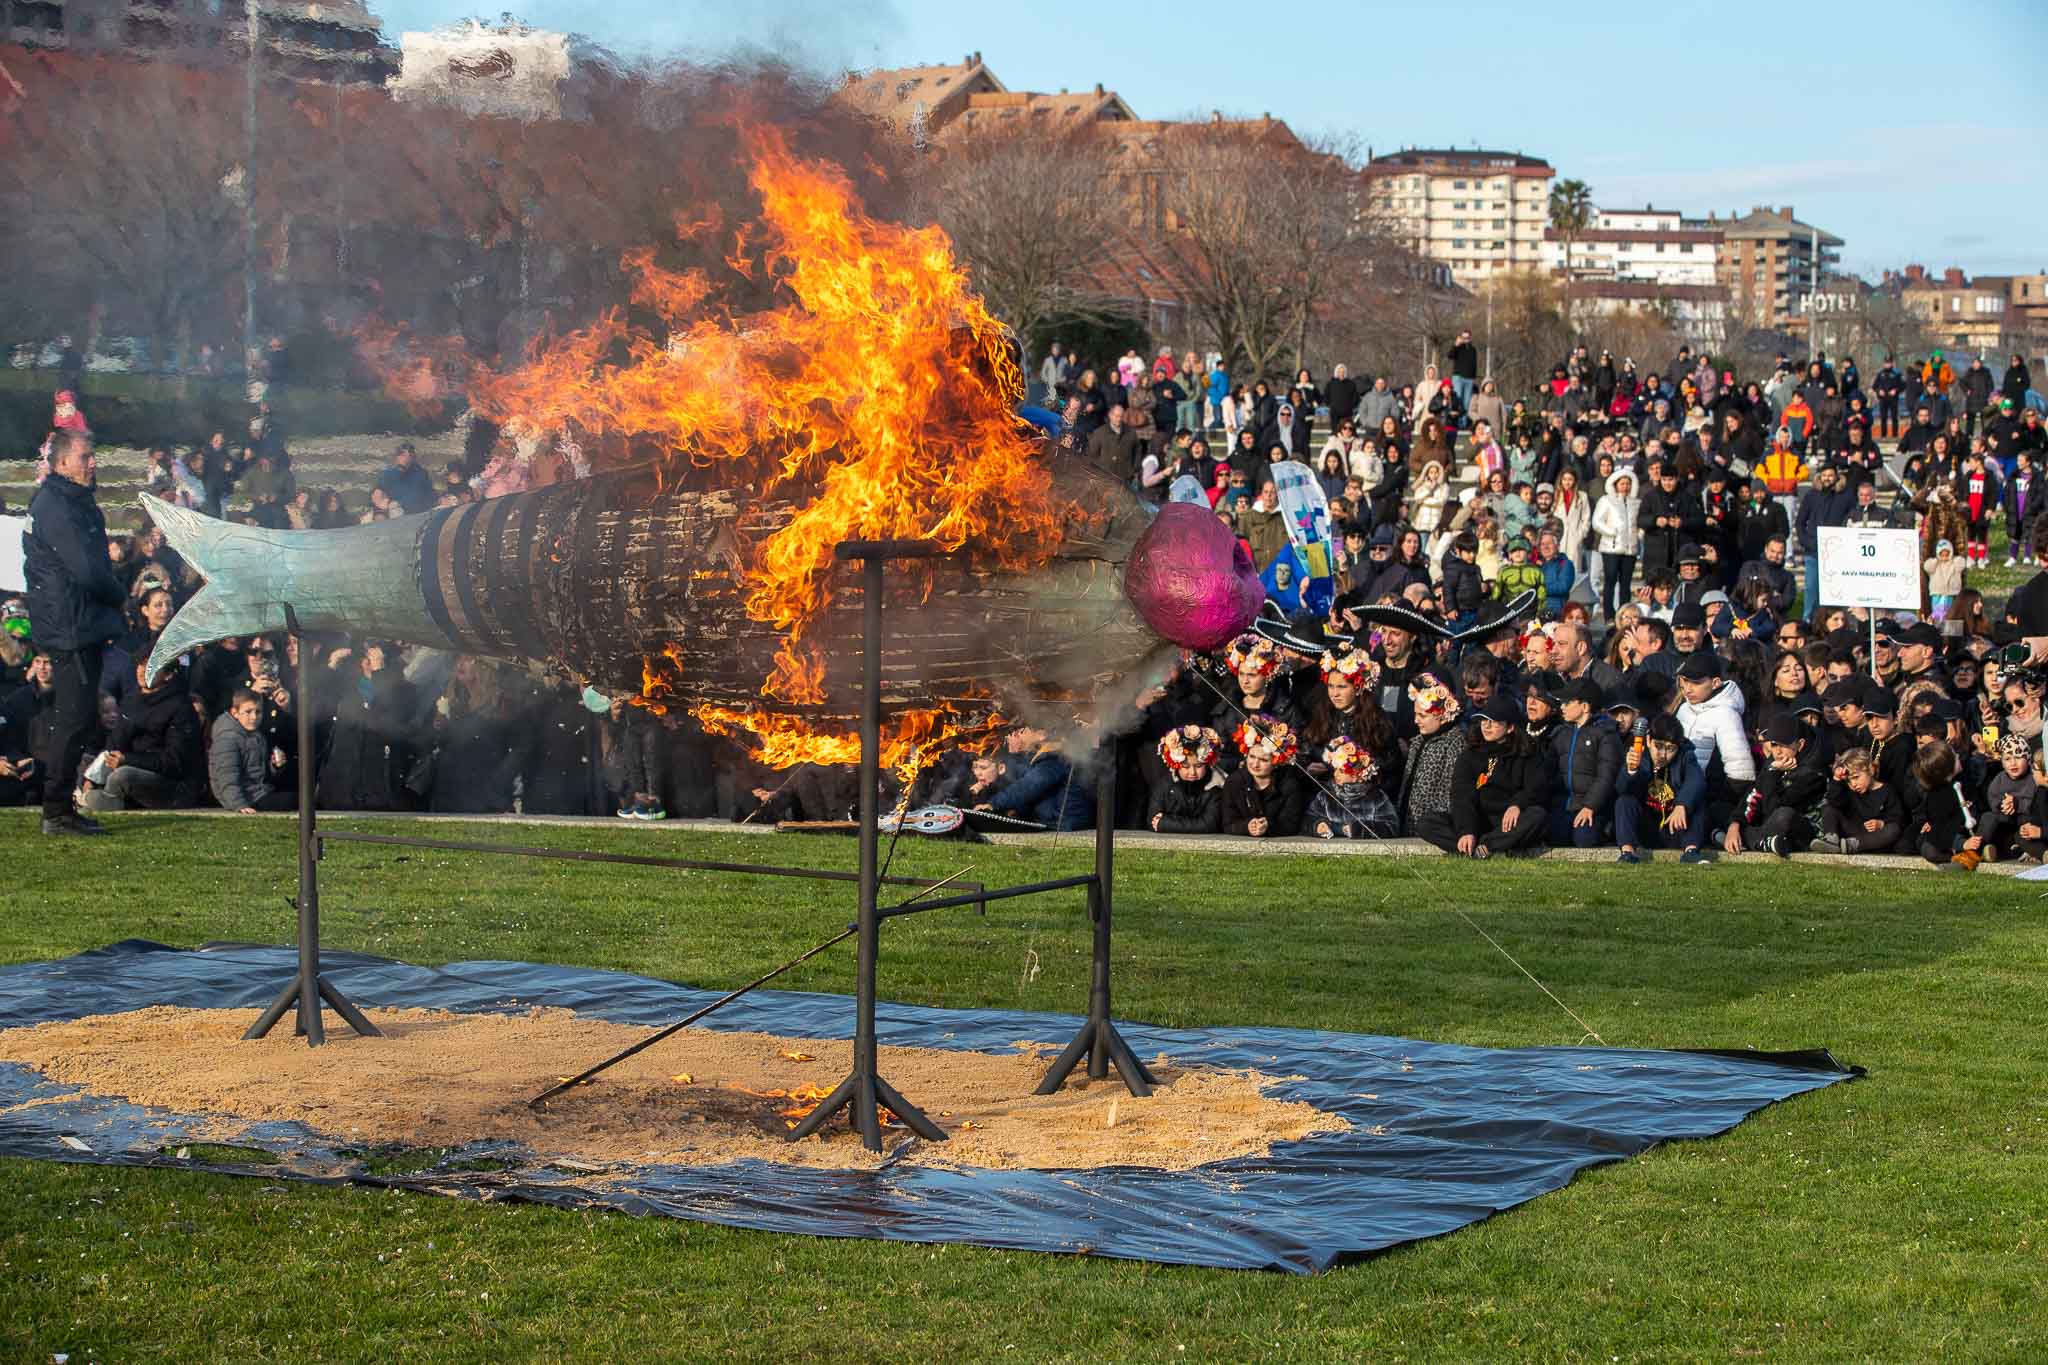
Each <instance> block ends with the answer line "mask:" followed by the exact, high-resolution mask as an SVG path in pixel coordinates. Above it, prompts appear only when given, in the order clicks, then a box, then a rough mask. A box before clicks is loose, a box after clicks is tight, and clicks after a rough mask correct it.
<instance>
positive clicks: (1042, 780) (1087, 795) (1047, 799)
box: [975, 725, 1095, 830]
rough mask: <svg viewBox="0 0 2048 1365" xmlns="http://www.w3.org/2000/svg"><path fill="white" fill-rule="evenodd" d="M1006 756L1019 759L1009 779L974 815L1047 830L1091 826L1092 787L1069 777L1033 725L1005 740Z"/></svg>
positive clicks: (1069, 769) (1055, 747)
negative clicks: (1011, 819) (1005, 818)
mask: <svg viewBox="0 0 2048 1365" xmlns="http://www.w3.org/2000/svg"><path fill="white" fill-rule="evenodd" d="M1009 747H1010V752H1011V753H1012V754H1014V755H1017V756H1018V758H1019V759H1020V763H1019V766H1018V767H1017V768H1016V770H1015V775H1014V776H1012V777H1011V779H1010V780H1009V781H1008V782H1007V783H1005V784H1004V785H1003V786H1002V787H1001V788H1000V789H999V790H997V791H996V792H994V793H992V794H991V795H990V796H989V799H988V800H987V801H984V802H982V803H980V804H979V805H977V806H976V807H975V809H976V810H992V811H994V812H995V813H996V814H998V815H1009V816H1014V817H1016V818H1018V819H1021V820H1033V821H1036V822H1037V823H1039V824H1041V825H1044V826H1045V827H1046V828H1047V829H1053V830H1071V829H1087V828H1089V827H1090V826H1092V825H1093V824H1094V823H1095V782H1094V780H1093V779H1092V778H1090V777H1088V776H1087V775H1086V774H1082V773H1077V772H1075V771H1074V765H1073V764H1072V763H1071V762H1070V761H1068V759H1067V756H1066V755H1065V754H1064V753H1062V752H1061V751H1060V745H1059V742H1058V741H1056V740H1054V739H1053V738H1052V737H1051V736H1050V735H1049V734H1048V733H1047V732H1046V731H1045V730H1043V729H1041V728H1040V727H1038V726H1035V725H1019V726H1018V727H1017V728H1016V729H1014V730H1012V731H1011V732H1010V735H1009Z"/></svg>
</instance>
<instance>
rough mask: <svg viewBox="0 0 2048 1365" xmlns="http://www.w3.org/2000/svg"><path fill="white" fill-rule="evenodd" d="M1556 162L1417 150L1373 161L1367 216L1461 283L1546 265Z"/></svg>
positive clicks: (1513, 155)
mask: <svg viewBox="0 0 2048 1365" xmlns="http://www.w3.org/2000/svg"><path fill="white" fill-rule="evenodd" d="M1556 175H1557V172H1556V171H1555V170H1554V169H1552V167H1551V165H1550V163H1549V162H1547V161H1544V160H1542V159H1540V158H1538V157H1533V156H1524V155H1522V154H1521V153H1520V152H1491V151H1481V150H1472V151H1461V150H1457V149H1451V148H1445V149H1425V148H1412V149H1408V150H1404V151H1399V152H1388V153H1386V154H1385V155H1383V156H1376V157H1373V158H1372V159H1371V160H1370V161H1368V162H1367V163H1366V166H1365V170H1364V172H1363V176H1364V179H1365V190H1366V205H1367V212H1368V213H1369V214H1371V215H1372V216H1373V217H1375V218H1377V219H1378V220H1379V221H1381V222H1382V223H1384V224H1385V225H1386V227H1387V228H1388V229H1389V231H1391V232H1392V233H1393V235H1394V236H1395V237H1397V238H1398V239H1400V240H1401V241H1402V242H1403V243H1404V244H1405V245H1407V246H1408V247H1409V248H1410V249H1412V250H1413V251H1415V252H1416V253H1417V254H1418V255H1421V256H1425V257H1427V258H1429V259H1430V260H1434V261H1441V262H1443V263H1444V264H1445V265H1447V266H1449V267H1450V271H1451V277H1452V278H1453V279H1454V280H1456V281H1457V282H1458V283H1459V284H1465V285H1469V284H1473V283H1476V282H1478V281H1482V280H1484V279H1486V278H1487V277H1489V276H1491V275H1496V274H1500V273H1502V272H1504V271H1510V270H1534V269H1538V268H1540V267H1541V266H1542V265H1543V233H1544V230H1545V228H1546V227H1547V225H1548V223H1549V217H1550V182H1551V180H1552V179H1553V178H1554V177H1555V176H1556Z"/></svg>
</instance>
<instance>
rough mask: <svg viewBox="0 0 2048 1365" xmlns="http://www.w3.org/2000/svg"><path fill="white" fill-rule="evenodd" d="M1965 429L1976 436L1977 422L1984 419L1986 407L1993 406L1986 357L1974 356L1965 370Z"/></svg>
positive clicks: (1963, 382)
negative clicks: (1985, 363)
mask: <svg viewBox="0 0 2048 1365" xmlns="http://www.w3.org/2000/svg"><path fill="white" fill-rule="evenodd" d="M1961 387H1962V391H1963V431H1964V434H1966V435H1971V436H1974V435H1975V434H1976V432H1977V423H1978V422H1980V421H1982V420H1983V418H1984V413H1985V411H1986V409H1988V408H1989V407H1990V406H1991V388H1992V385H1991V371H1989V370H1987V369H1985V368H1984V357H1983V356H1981V355H1979V356H1972V357H1971V358H1970V367H1969V368H1968V369H1966V370H1964V371H1963V378H1962V385H1961Z"/></svg>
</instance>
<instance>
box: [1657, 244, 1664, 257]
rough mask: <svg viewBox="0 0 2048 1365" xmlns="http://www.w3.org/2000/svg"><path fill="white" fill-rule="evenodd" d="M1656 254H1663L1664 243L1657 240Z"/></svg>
mask: <svg viewBox="0 0 2048 1365" xmlns="http://www.w3.org/2000/svg"><path fill="white" fill-rule="evenodd" d="M1657 254H1658V255H1659V256H1662V255H1663V254H1664V243H1662V242H1659V243H1657Z"/></svg>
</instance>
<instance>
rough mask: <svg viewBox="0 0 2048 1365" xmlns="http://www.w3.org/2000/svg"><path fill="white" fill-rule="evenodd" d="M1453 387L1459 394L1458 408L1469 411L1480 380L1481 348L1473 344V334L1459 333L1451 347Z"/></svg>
mask: <svg viewBox="0 0 2048 1365" xmlns="http://www.w3.org/2000/svg"><path fill="white" fill-rule="evenodd" d="M1450 358H1451V387H1452V388H1453V389H1454V390H1455V391H1456V392H1457V395H1458V406H1459V407H1460V408H1465V409H1469V408H1470V407H1471V406H1472V390H1473V389H1474V388H1475V387H1476V386H1477V383H1478V379H1479V348H1478V347H1476V346H1474V345H1473V344H1472V333H1471V332H1470V331H1469V330H1468V331H1463V332H1460V333H1458V339H1457V341H1456V342H1455V343H1453V344H1452V346H1451V357H1450Z"/></svg>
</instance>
